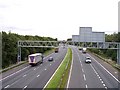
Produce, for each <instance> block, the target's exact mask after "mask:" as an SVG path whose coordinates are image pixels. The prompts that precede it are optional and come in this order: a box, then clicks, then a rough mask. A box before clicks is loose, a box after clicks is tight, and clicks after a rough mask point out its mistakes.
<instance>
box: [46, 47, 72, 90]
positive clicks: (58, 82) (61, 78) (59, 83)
mask: <svg viewBox="0 0 120 90" xmlns="http://www.w3.org/2000/svg"><path fill="white" fill-rule="evenodd" d="M71 61H72V50H71V49H70V48H69V49H68V51H67V54H66V56H65V58H64V60H63V61H62V64H61V66H60V67H59V68H58V70H57V71H56V73H55V75H54V76H53V78H52V79H51V80H50V82H49V83H48V85H47V87H45V88H46V89H48V88H51V89H53V88H54V89H55V88H61V89H62V88H65V87H66V84H67V80H68V75H69V70H70V66H71Z"/></svg>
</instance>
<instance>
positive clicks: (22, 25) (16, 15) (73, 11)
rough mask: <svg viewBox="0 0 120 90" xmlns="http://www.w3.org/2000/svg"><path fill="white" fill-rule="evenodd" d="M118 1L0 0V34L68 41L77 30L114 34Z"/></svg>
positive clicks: (116, 28)
mask: <svg viewBox="0 0 120 90" xmlns="http://www.w3.org/2000/svg"><path fill="white" fill-rule="evenodd" d="M118 1H120V0H0V30H2V31H6V32H8V31H9V30H10V31H11V32H13V33H18V34H22V35H39V36H49V37H53V38H58V39H59V40H63V39H65V40H66V39H67V38H71V37H72V35H78V34H79V27H86V26H89V27H93V31H102V32H106V33H113V32H117V31H118Z"/></svg>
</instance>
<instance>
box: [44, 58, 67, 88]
mask: <svg viewBox="0 0 120 90" xmlns="http://www.w3.org/2000/svg"><path fill="white" fill-rule="evenodd" d="M64 58H65V57H64ZM63 62H64V59H63V60H62V62H61V63H60V65H59V66H58V67H57V69H56V71H55V72H54V73H53V75H52V76H51V78H50V79H49V80H48V82H47V83H46V84H45V86H44V88H46V87H47V85H48V83H49V82H50V81H51V79H52V78H53V76H54V75H55V73H56V72H57V71H58V69H59V68H60V66H61V65H62V64H63ZM44 88H43V89H42V90H44Z"/></svg>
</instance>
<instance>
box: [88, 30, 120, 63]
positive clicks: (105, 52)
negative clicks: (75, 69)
mask: <svg viewBox="0 0 120 90" xmlns="http://www.w3.org/2000/svg"><path fill="white" fill-rule="evenodd" d="M105 41H106V42H120V32H119V33H113V34H106V35H105ZM90 51H92V52H94V53H96V54H99V55H101V56H103V57H105V58H109V59H111V60H114V61H116V62H117V50H115V49H114V50H113V49H90Z"/></svg>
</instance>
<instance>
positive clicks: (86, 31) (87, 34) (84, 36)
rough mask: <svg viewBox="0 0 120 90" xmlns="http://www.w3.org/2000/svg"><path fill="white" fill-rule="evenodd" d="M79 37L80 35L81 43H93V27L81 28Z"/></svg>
mask: <svg viewBox="0 0 120 90" xmlns="http://www.w3.org/2000/svg"><path fill="white" fill-rule="evenodd" d="M79 35H80V42H91V40H92V27H80V30H79Z"/></svg>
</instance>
